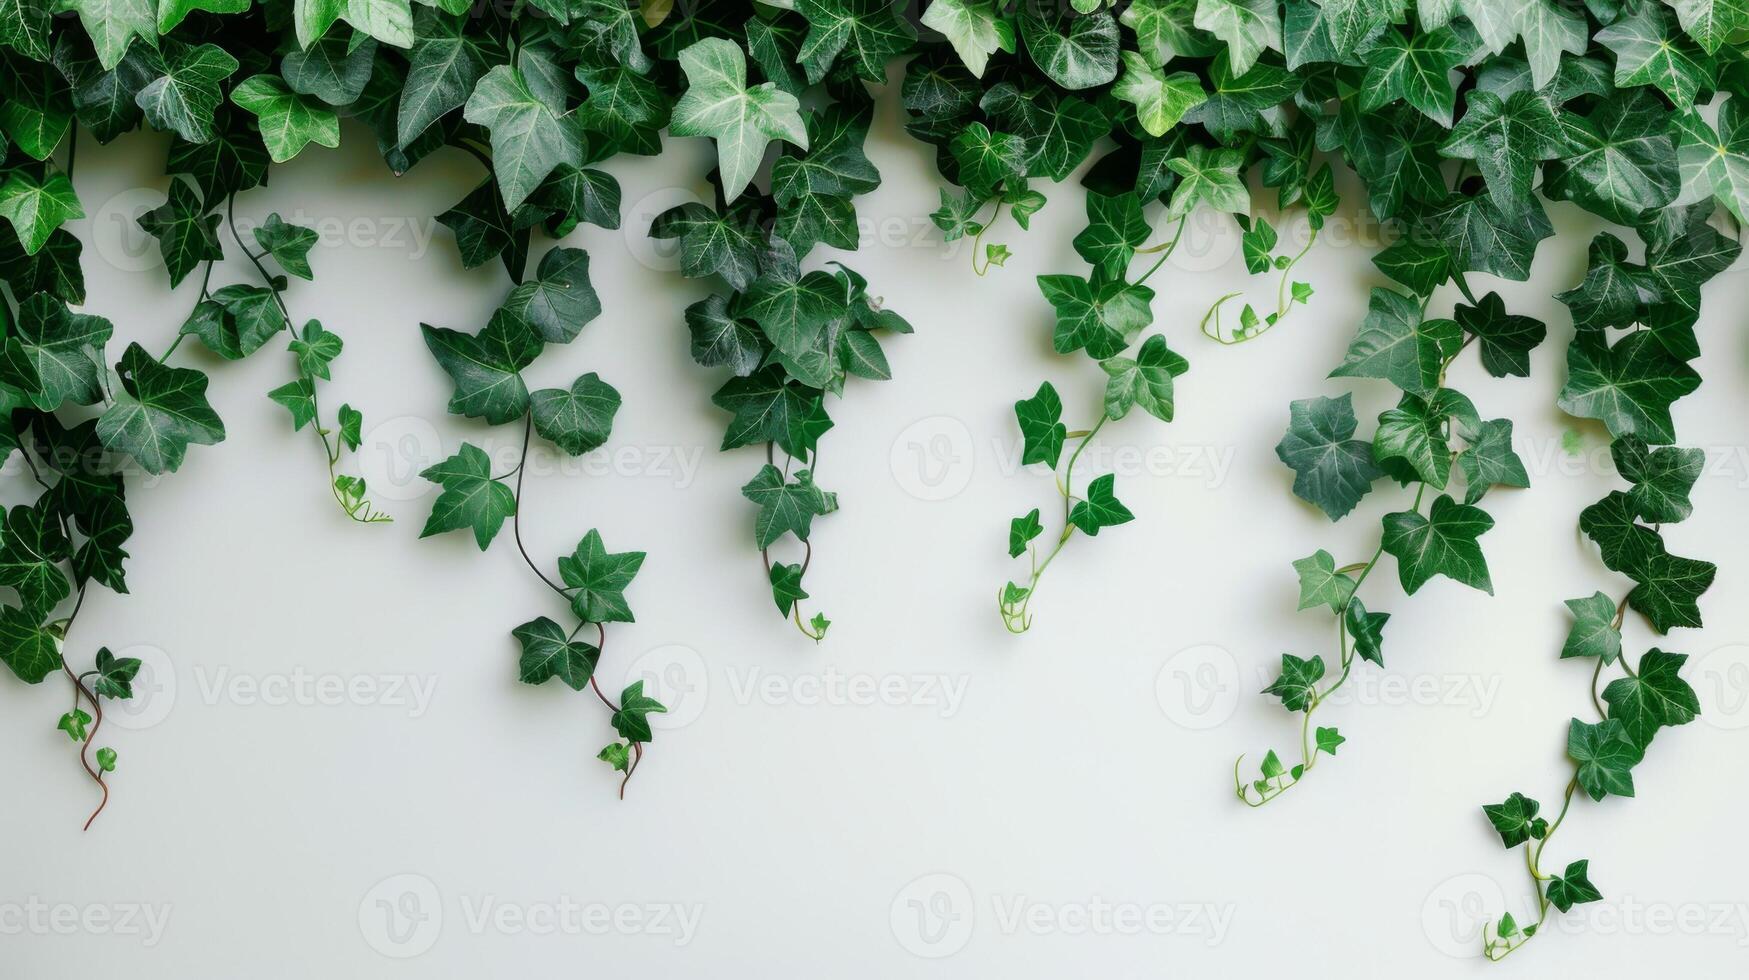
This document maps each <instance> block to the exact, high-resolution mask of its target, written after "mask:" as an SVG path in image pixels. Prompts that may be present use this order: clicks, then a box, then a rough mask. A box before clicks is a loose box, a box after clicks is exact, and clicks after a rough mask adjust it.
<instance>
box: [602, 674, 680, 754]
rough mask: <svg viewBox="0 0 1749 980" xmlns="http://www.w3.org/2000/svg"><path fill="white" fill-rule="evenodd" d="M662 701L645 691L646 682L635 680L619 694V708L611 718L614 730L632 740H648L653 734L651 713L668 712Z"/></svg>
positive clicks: (624, 737)
mask: <svg viewBox="0 0 1749 980" xmlns="http://www.w3.org/2000/svg"><path fill="white" fill-rule="evenodd" d="M667 710H668V709H667V708H665V707H663V706H662V702H660V701H658V700H656V699H655V698H652V697H650V696H648V695H646V694H645V693H644V682H643V681H641V680H638V681H633V682H632V683H631V684H630V685H629V686H628V687H627V688H626V689H625V691H624V692H622V693H621V694H620V696H619V710H618V711H615V712H614V713H613V717H612V718H611V719H609V720H610V721H611V722H612V723H613V730H614V731H616V732H619V734H620V737H621V738H623V739H626V740H627V741H630V742H648V741H649V740H650V739H651V738H652V737H653V734H654V733H652V732H651V731H650V720H649V718H648V717H647V716H648V715H651V714H657V713H662V712H666V711H667Z"/></svg>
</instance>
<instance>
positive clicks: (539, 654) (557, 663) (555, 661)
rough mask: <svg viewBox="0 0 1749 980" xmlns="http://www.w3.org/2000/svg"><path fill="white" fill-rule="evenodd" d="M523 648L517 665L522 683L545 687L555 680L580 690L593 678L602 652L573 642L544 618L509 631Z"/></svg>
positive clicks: (550, 621) (580, 642)
mask: <svg viewBox="0 0 1749 980" xmlns="http://www.w3.org/2000/svg"><path fill="white" fill-rule="evenodd" d="M511 635H512V636H514V637H515V638H516V642H517V643H519V644H521V645H522V659H521V660H520V661H519V662H518V664H517V670H518V674H519V677H518V679H519V680H521V681H522V682H523V683H524V684H544V683H546V682H547V681H549V680H551V679H552V678H554V677H557V678H558V679H559V680H560V681H561V682H563V683H564V685H565V686H566V687H569V688H570V689H571V690H573V691H581V690H583V689H584V688H586V687H588V686H589V679H590V678H591V677H593V676H595V664H596V662H597V661H599V660H600V659H601V650H600V649H599V648H598V647H596V646H594V645H593V644H590V643H584V642H582V641H579V640H572V639H571V638H570V637H568V636H566V635H565V630H564V627H562V626H560V625H559V624H558V623H555V622H553V621H552V620H550V619H548V618H547V617H545V616H542V617H540V618H538V619H532V620H529V621H528V622H526V623H523V624H522V625H521V626H518V627H517V628H516V629H515V630H512V631H511Z"/></svg>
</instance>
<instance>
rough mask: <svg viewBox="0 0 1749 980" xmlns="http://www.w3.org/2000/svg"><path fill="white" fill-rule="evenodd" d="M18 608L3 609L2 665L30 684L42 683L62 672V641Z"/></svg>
mask: <svg viewBox="0 0 1749 980" xmlns="http://www.w3.org/2000/svg"><path fill="white" fill-rule="evenodd" d="M40 622H41V619H40V618H39V617H37V616H35V615H33V614H32V613H30V612H27V611H25V610H23V609H20V608H18V607H17V606H0V662H4V663H5V664H6V666H7V667H9V668H11V669H12V673H13V674H14V675H16V676H17V677H18V679H19V680H21V681H23V682H25V683H26V684H40V683H42V680H43V678H45V677H47V676H49V675H50V674H52V673H54V672H55V671H57V670H60V669H61V646H60V641H59V640H58V639H57V638H56V637H55V636H54V635H53V634H51V633H49V632H48V631H47V630H45V629H43V628H42V627H41V626H39V625H38V623H40Z"/></svg>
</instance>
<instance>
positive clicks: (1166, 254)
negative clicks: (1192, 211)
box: [1134, 214, 1190, 286]
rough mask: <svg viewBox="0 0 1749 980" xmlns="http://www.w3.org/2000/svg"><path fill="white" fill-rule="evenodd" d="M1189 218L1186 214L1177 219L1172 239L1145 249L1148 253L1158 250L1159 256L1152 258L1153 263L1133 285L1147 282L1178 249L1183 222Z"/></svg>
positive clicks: (1182, 234)
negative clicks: (1162, 244)
mask: <svg viewBox="0 0 1749 980" xmlns="http://www.w3.org/2000/svg"><path fill="white" fill-rule="evenodd" d="M1189 218H1190V215H1188V214H1187V215H1185V216H1184V217H1182V218H1179V219H1178V230H1177V231H1175V232H1173V233H1172V239H1171V240H1170V241H1168V242H1166V243H1165V245H1164V246H1163V247H1162V246H1159V245H1156V246H1154V247H1153V248H1149V249H1146V250H1145V251H1147V252H1150V253H1152V252H1155V251H1158V252H1159V253H1160V257H1159V258H1158V259H1155V260H1154V264H1153V265H1151V266H1149V267H1148V271H1147V272H1144V273H1142V278H1140V279H1137V280H1136V281H1135V283H1134V284H1135V285H1137V286H1140V285H1141V284H1142V283H1145V282H1147V281H1148V279H1149V278H1150V277H1152V276H1153V275H1154V273H1156V272H1158V271H1160V267H1161V266H1163V265H1165V264H1166V260H1167V259H1169V258H1171V257H1172V253H1173V252H1175V251H1177V250H1178V240H1179V239H1180V238H1183V237H1184V223H1185V221H1187V220H1189ZM1136 254H1138V255H1140V254H1142V253H1141V252H1137V253H1136Z"/></svg>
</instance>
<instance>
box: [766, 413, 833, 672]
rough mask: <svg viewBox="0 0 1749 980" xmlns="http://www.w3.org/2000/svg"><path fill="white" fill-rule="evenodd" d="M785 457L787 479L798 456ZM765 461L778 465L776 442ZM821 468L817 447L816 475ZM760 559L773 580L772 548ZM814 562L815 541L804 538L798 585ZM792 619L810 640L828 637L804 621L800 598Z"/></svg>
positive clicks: (792, 608) (768, 578) (770, 445)
mask: <svg viewBox="0 0 1749 980" xmlns="http://www.w3.org/2000/svg"><path fill="white" fill-rule="evenodd" d="M784 457H785V458H784V461H783V475H784V478H785V479H788V478H789V468H790V465H791V464H792V463H794V462H795V461H796V458H795V457H794V456H792V455H790V454H789V453H788V452H787V451H786V452H785V453H784ZM765 462H766V463H767V464H769V465H772V466H776V465H777V450H776V448H775V444H774V443H771V442H767V443H766V444H765ZM819 468H820V451H819V450H818V449H815V450H814V459H813V469H814V471H815V473H816V475H817V474H818V471H819ZM759 561H760V563H761V564H763V565H764V566H765V579H766V581H767V582H769V581H771V548H770V547H769V546H767V547H764V548H760V549H759ZM813 563H814V543H813V542H812V541H808V540H806V539H804V540H803V541H802V572H801V575H800V576H798V577H797V580H796V584H797V585H800V584H801V580H802V579H804V578H807V576H808V567H809V566H811V565H812V564H813ZM790 620H791V621H792V622H794V623H795V625H796V629H797V630H799V631H801V634H802V635H803V636H805V637H807V638H808V639H810V640H813V641H814V642H815V643H819V642H820V641H821V640H824V639H825V638H826V632H825V631H824V630H820V631H818V632H816V631H815V630H812V629H810V628H809V627H808V624H806V623H804V622H803V621H802V603H801V600H799V599H798V600H796V601H795V602H792V603H790Z"/></svg>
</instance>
